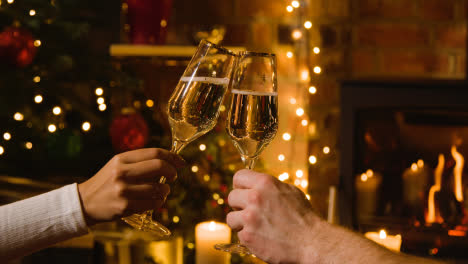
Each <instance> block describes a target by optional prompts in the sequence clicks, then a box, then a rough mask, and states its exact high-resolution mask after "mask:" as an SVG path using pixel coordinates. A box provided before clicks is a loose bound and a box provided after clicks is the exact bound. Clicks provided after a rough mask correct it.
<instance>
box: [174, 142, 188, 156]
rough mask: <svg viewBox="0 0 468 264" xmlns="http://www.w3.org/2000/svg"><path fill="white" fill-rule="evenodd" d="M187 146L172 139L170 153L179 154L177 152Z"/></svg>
mask: <svg viewBox="0 0 468 264" xmlns="http://www.w3.org/2000/svg"><path fill="white" fill-rule="evenodd" d="M186 145H187V143H185V142H182V141H179V140H177V139H174V140H173V141H172V148H171V152H172V153H176V154H179V152H180V151H181V150H182V149H183V148H184V147H185V146H186Z"/></svg>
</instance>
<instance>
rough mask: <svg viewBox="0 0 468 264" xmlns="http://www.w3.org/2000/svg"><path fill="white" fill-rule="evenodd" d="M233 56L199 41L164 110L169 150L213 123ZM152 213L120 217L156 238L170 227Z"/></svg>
mask: <svg viewBox="0 0 468 264" xmlns="http://www.w3.org/2000/svg"><path fill="white" fill-rule="evenodd" d="M235 59H236V55H235V54H234V53H232V52H231V51H229V50H227V49H224V48H222V47H220V46H218V45H215V44H213V43H211V42H209V41H206V40H202V41H201V42H200V44H199V45H198V49H197V51H196V52H195V54H194V55H193V57H192V60H191V61H190V63H189V65H188V66H187V68H186V69H185V71H184V74H183V75H182V77H181V78H180V80H179V83H178V84H177V87H176V88H175V90H174V92H173V93H172V95H171V98H170V99H169V104H168V108H167V113H168V116H169V124H170V126H171V132H172V148H171V152H174V153H179V152H180V151H181V150H182V149H183V148H184V147H185V146H187V144H189V143H190V142H192V141H194V140H195V139H197V138H199V137H200V136H202V135H204V134H206V133H207V132H209V131H210V130H211V129H213V127H214V126H215V125H216V121H217V119H218V116H219V108H220V106H221V103H222V101H223V98H224V95H225V94H226V91H227V88H228V85H229V82H230V77H231V72H232V69H233V66H234V63H235ZM165 181H166V179H165V177H161V180H160V183H164V182H165ZM152 213H153V211H152V210H150V211H146V212H145V213H144V214H134V215H132V216H129V217H126V218H124V219H123V220H124V221H125V222H126V223H128V224H129V225H131V226H133V227H135V228H137V229H140V230H143V231H148V232H151V233H152V234H154V235H157V236H158V237H166V236H169V235H170V234H171V232H170V231H169V229H167V228H166V227H165V226H164V225H162V224H160V223H159V222H156V221H154V220H152V217H151V216H152Z"/></svg>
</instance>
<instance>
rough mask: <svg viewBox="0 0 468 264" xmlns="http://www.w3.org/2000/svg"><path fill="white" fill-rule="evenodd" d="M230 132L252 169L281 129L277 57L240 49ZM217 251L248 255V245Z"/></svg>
mask: <svg viewBox="0 0 468 264" xmlns="http://www.w3.org/2000/svg"><path fill="white" fill-rule="evenodd" d="M231 93H232V95H231V105H230V108H229V113H228V121H227V132H228V134H229V136H230V137H231V139H232V141H233V142H234V145H235V146H236V148H237V150H238V151H239V153H240V155H241V158H242V161H243V162H244V164H245V167H246V168H247V169H253V167H254V166H255V161H256V160H257V158H258V156H259V155H260V154H261V152H262V151H263V149H265V147H266V146H267V145H268V144H269V143H270V142H271V141H272V140H273V138H274V137H275V135H276V131H277V130H278V93H277V82H276V57H275V55H274V54H269V53H256V52H248V51H246V52H241V53H240V57H239V61H238V63H237V66H236V68H235V69H234V73H233V80H232V90H231ZM215 248H216V249H218V250H222V251H226V252H230V253H238V254H244V255H249V254H251V253H250V251H249V250H248V249H247V247H245V246H243V245H241V244H239V243H235V244H216V245H215Z"/></svg>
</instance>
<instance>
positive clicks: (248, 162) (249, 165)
mask: <svg viewBox="0 0 468 264" xmlns="http://www.w3.org/2000/svg"><path fill="white" fill-rule="evenodd" d="M242 160H243V161H244V165H245V168H246V169H249V170H251V169H253V168H254V166H255V162H256V161H257V158H256V157H255V158H249V157H242Z"/></svg>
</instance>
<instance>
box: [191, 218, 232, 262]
mask: <svg viewBox="0 0 468 264" xmlns="http://www.w3.org/2000/svg"><path fill="white" fill-rule="evenodd" d="M230 242H231V229H230V228H229V226H228V225H226V224H223V223H219V222H214V221H211V222H203V223H199V224H198V225H197V226H196V227H195V252H196V253H195V263H196V264H229V262H230V257H231V255H230V254H229V253H226V252H222V251H219V250H216V249H214V245H215V244H218V243H230Z"/></svg>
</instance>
